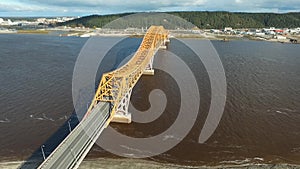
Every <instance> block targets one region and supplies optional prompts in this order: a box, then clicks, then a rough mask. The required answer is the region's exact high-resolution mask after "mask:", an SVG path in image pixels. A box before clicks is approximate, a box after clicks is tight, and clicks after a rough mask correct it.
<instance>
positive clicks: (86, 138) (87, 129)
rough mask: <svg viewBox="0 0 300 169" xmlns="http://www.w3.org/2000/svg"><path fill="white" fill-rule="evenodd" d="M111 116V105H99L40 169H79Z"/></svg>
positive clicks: (101, 103) (102, 103)
mask: <svg viewBox="0 0 300 169" xmlns="http://www.w3.org/2000/svg"><path fill="white" fill-rule="evenodd" d="M109 115H110V112H109V104H108V103H104V102H100V103H98V105H97V106H96V107H95V108H94V109H93V110H92V112H91V113H90V116H88V117H87V118H86V119H84V120H83V121H82V122H81V123H79V124H78V126H77V127H76V128H75V129H74V130H73V131H72V132H71V133H70V134H69V135H68V137H66V138H65V140H64V141H63V142H62V143H61V144H60V145H59V146H58V147H57V148H56V149H55V150H54V152H52V153H51V155H50V156H49V157H48V158H47V159H46V160H45V161H44V162H43V163H42V164H41V165H40V166H39V169H50V168H52V169H59V168H63V169H68V168H77V167H78V166H79V164H80V163H81V161H82V160H83V159H84V157H85V156H86V155H87V153H88V152H89V150H90V149H91V148H92V146H93V144H94V143H95V141H96V140H97V139H98V137H99V135H100V134H101V132H102V130H103V129H104V128H105V123H106V121H107V119H108V118H109Z"/></svg>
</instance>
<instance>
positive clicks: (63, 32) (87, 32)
mask: <svg viewBox="0 0 300 169" xmlns="http://www.w3.org/2000/svg"><path fill="white" fill-rule="evenodd" d="M1 33H14V34H44V35H54V36H75V37H82V38H88V37H93V36H105V37H124V36H129V37H133V38H142V37H143V36H144V32H128V31H126V30H104V29H101V30H98V29H89V28H82V29H79V28H76V29H75V28H74V29H59V28H51V29H32V30H14V31H2V32H0V34H1ZM170 36H171V37H174V38H193V39H203V40H220V41H225V42H227V41H232V40H242V39H247V40H253V41H268V42H278V43H292V42H291V40H290V39H293V40H296V43H297V44H299V43H300V35H289V36H286V37H284V38H273V37H260V36H254V35H228V34H213V33H207V32H201V33H193V32H191V31H181V32H178V31H172V30H171V31H170ZM282 37H283V36H282Z"/></svg>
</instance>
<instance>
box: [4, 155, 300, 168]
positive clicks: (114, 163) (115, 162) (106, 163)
mask: <svg viewBox="0 0 300 169" xmlns="http://www.w3.org/2000/svg"><path fill="white" fill-rule="evenodd" d="M23 162H24V161H1V162H0V168H5V169H16V168H18V167H20V165H21V164H22V163H23ZM32 163H33V164H34V163H35V162H34V161H32ZM98 168H112V169H123V168H129V169H140V168H142V169H143V168H145V169H157V168H162V169H196V168H197V169H221V168H226V169H271V168H272V169H281V168H285V169H295V168H300V165H296V164H286V163H283V164H259V163H249V164H239V165H230V164H224V165H217V166H208V165H203V166H184V165H177V164H171V163H160V162H155V161H151V160H142V159H125V158H123V159H113V158H95V159H86V160H84V161H83V162H82V163H81V164H80V167H79V169H98Z"/></svg>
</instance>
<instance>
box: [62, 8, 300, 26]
mask: <svg viewBox="0 0 300 169" xmlns="http://www.w3.org/2000/svg"><path fill="white" fill-rule="evenodd" d="M130 14H133V13H124V14H114V15H91V16H86V17H82V18H78V19H74V20H71V21H68V22H64V23H60V24H59V25H58V26H71V27H77V26H85V27H90V28H93V27H98V28H102V27H103V26H105V25H106V24H108V23H110V22H112V21H114V20H116V19H118V18H121V17H124V16H127V15H130ZM168 14H171V15H174V16H178V17H180V18H183V19H185V20H187V21H189V22H191V23H192V24H194V25H196V26H197V27H198V28H201V29H212V28H214V29H222V28H224V27H233V28H265V27H277V28H296V27H300V12H296V13H284V14H277V13H233V12H222V11H221V12H207V11H203V12H168ZM140 19H141V21H139V22H138V20H137V22H136V23H137V25H135V27H140V28H141V27H145V26H149V24H151V23H150V22H149V23H147V24H148V25H146V23H145V22H147V21H142V19H143V18H140ZM152 22H153V23H156V24H160V22H164V23H165V19H164V18H155V19H153V18H152ZM121 24H124V25H121V26H123V27H126V26H128V27H130V26H132V25H131V24H128V23H127V25H126V22H121ZM178 24H181V23H178Z"/></svg>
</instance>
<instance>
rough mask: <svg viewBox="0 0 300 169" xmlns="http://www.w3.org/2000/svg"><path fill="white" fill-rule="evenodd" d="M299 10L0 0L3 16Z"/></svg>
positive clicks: (218, 1) (262, 0) (247, 4)
mask: <svg viewBox="0 0 300 169" xmlns="http://www.w3.org/2000/svg"><path fill="white" fill-rule="evenodd" d="M182 10H185V11H188V10H193V11H195V10H200V11H203V10H208V11H217V10H222V11H233V12H289V11H298V12H299V11H300V1H299V0H285V1H282V0H146V1H142V0H11V1H6V2H0V15H1V13H4V12H6V14H9V12H12V13H13V12H18V11H19V12H20V11H23V12H24V13H26V12H29V13H30V12H31V13H37V14H38V13H39V14H42V15H49V14H51V15H60V14H68V15H89V14H93V13H98V14H107V13H123V12H142V11H146V12H148V11H162V12H164V11H182Z"/></svg>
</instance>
